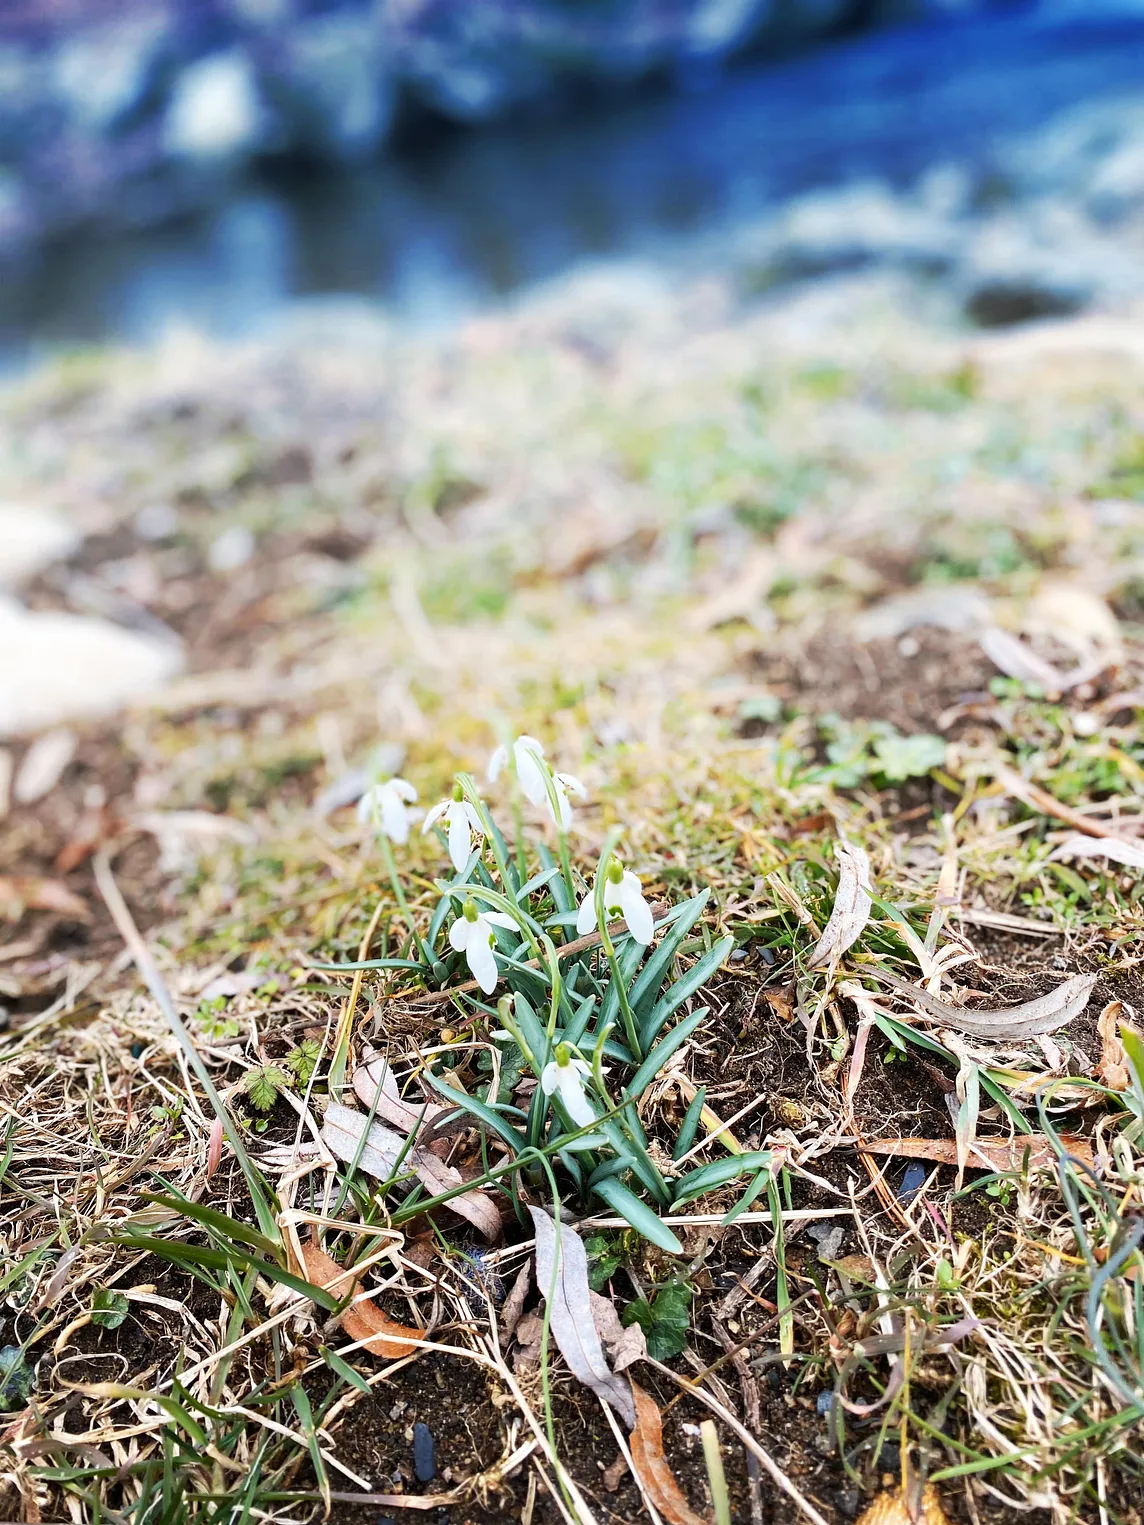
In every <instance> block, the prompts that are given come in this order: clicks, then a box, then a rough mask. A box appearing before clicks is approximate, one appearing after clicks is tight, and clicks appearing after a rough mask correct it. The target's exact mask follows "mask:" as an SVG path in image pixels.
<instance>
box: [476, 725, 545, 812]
mask: <svg viewBox="0 0 1144 1525" xmlns="http://www.w3.org/2000/svg"><path fill="white" fill-rule="evenodd" d="M508 759H509V749H508V747H505V746H500V747H498V748H497V749H496V751H495V752H494V753H493V755H492V756H491V757H490V758H489V782H490V783H492V782H495V780H496V779H498V778H499V777H500V775H501V773H502V772H503V771H504V769H505V767H506V766H507V764H508ZM512 766H513V770H514V772H515V773H516V776H517V779H518V781H519V783H520V788H521V793H522V794H523V795H524V797H525V799H526V800H527V801H528V803H529V804H530V805H543V804H544V802H545V800H546V799H547V798H548V785H547V783H546V779H547V777H548V774H549V771H550V770H549V767H548V764H547V763H546V762H545V760H544V745H543V743H542V742H539V741H537V739H536V737H535V736H518V737H517V738H516V740H515V741H514V742H513V744H512Z"/></svg>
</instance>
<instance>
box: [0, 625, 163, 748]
mask: <svg viewBox="0 0 1144 1525" xmlns="http://www.w3.org/2000/svg"><path fill="white" fill-rule="evenodd" d="M0 650H3V652H4V661H3V663H2V664H0V736H20V735H23V734H26V733H27V732H29V731H42V730H46V729H47V728H48V727H50V726H57V725H59V724H60V723H61V722H63V721H67V720H78V719H81V718H92V717H95V716H99V715H110V714H114V713H115V711H116V710H118V709H121V708H122V707H123V706H124V705H125V704H129V703H130V702H131V701H132V700H134V699H140V698H143V697H144V696H145V695H146V694H149V693H153V692H154V691H155V689H156V688H158V687H159V685H160V684H161V683H163V681H164V680H165V679H167V678H170V677H172V676H173V675H174V674H175V673H176V672H177V671H178V670H179V668H180V667H181V666H182V656H181V653H180V650H179V648H178V647H177V646H176V645H175V644H174V642H172V641H166V640H158V639H156V638H155V637H154V636H150V635H144V634H143V633H142V632H140V631H135V630H124V629H123V628H122V627H120V626H119V625H112V624H110V623H109V622H108V621H106V620H101V619H94V618H90V617H88V616H86V615H77V614H63V613H59V612H56V611H42V612H41V611H36V612H31V611H29V610H27V609H23V608H21V607H20V606H19V605H18V604H16V603H14V602H12V601H11V600H8V599H4V598H0Z"/></svg>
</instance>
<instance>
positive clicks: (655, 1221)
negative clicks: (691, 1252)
mask: <svg viewBox="0 0 1144 1525" xmlns="http://www.w3.org/2000/svg"><path fill="white" fill-rule="evenodd" d="M592 1190H593V1191H594V1192H595V1194H596V1196H598V1197H601V1198H603V1200H604V1201H605V1202H606V1203H607V1204H608V1206H609V1207H610V1208H611V1209H612V1211H613V1212H614V1213H617V1214H618V1215H619V1216H620V1217H621V1218H622V1219H623V1220H624V1222H625V1223H629V1224H631V1226H632V1228H634V1229H635V1231H636V1233H637V1234H642V1235H643V1237H644V1238H645V1239H646V1240H647V1241H648V1243H649V1244H655V1245H658V1246H659V1248H660V1249H661V1250H666V1251H667V1253H668V1254H669V1255H682V1254H683V1246H682V1245H681V1244H680V1242H679V1240H678V1239H677V1238H676V1236H675V1235H674V1234H673V1233H672V1231H671V1229H669V1228H668V1226H667V1224H666V1223H663V1222H661V1221H660V1219H659V1218H658V1217H657V1215H656V1214H655V1213H653V1212H652V1210H651V1208H650V1207H648V1205H647V1203H646V1202H641V1201H640V1199H639V1198H638V1197H637V1196H636V1195H635V1194H634V1192H630V1191H629V1190H628V1188H627V1187H626V1186H625V1185H624V1184H623V1183H622V1182H621V1181H617V1180H616V1178H615V1177H614V1176H609V1177H608V1178H607V1179H606V1180H603V1181H599V1182H597V1183H596V1185H595V1186H593V1188H592Z"/></svg>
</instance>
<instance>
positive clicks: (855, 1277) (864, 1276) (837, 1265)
mask: <svg viewBox="0 0 1144 1525" xmlns="http://www.w3.org/2000/svg"><path fill="white" fill-rule="evenodd" d="M822 1258H823V1259H824V1260H826V1264H827V1265H828V1266H830V1267H831V1269H832V1270H835V1271H839V1272H841V1274H842V1275H843V1276H845V1277H846V1279H847V1280H848V1281H861V1282H869V1284H870V1285H871V1286H873V1285H874V1284H875V1282H876V1281H877V1280H878V1273H877V1271H876V1270H875V1269H874V1262H873V1261H872V1260H871V1259H870V1257H869V1255H840V1256H839V1257H838V1259H837V1260H830V1259H828V1258H827V1257H826V1256H823V1257H822Z"/></svg>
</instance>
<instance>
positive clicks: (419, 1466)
mask: <svg viewBox="0 0 1144 1525" xmlns="http://www.w3.org/2000/svg"><path fill="white" fill-rule="evenodd" d="M413 1475H414V1477H416V1479H417V1481H418V1482H419V1483H431V1482H432V1481H433V1479H434V1478H435V1477H436V1476H437V1462H436V1458H435V1456H434V1447H433V1435H432V1432H431V1431H430V1429H429V1426H428V1425H427V1424H422V1423H421V1421H420V1420H418V1421H417V1423H416V1424H415V1425H414V1426H413Z"/></svg>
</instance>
